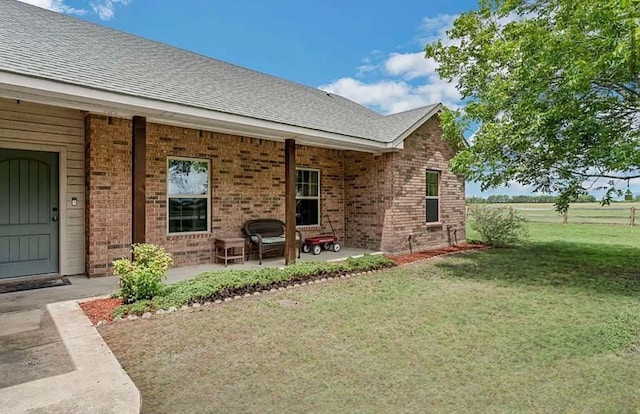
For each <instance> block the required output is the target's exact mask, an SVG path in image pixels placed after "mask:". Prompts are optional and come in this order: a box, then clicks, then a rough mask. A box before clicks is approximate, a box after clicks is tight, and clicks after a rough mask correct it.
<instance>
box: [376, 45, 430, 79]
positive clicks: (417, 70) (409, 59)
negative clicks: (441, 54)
mask: <svg viewBox="0 0 640 414" xmlns="http://www.w3.org/2000/svg"><path fill="white" fill-rule="evenodd" d="M384 68H385V70H386V71H387V73H388V74H390V75H392V76H402V77H404V78H406V79H415V78H419V77H423V76H429V75H434V74H435V73H436V68H437V64H436V62H435V61H434V60H433V59H425V57H424V52H417V53H392V54H391V55H389V58H388V59H387V60H386V61H385V63H384Z"/></svg>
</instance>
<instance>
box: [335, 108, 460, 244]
mask: <svg viewBox="0 0 640 414" xmlns="http://www.w3.org/2000/svg"><path fill="white" fill-rule="evenodd" d="M441 136H442V131H441V129H440V126H439V124H438V121H437V119H436V118H433V119H431V120H429V121H428V122H427V123H425V124H424V125H423V126H421V127H420V128H418V129H417V130H416V131H415V132H414V133H413V134H411V135H410V136H409V137H408V138H407V139H406V140H405V142H404V149H403V150H401V151H398V152H395V153H388V154H383V155H378V156H374V155H372V154H365V153H359V152H352V151H348V152H345V215H346V217H345V223H346V233H347V234H346V237H347V238H346V244H347V245H348V246H354V247H360V248H366V249H371V250H382V251H385V252H405V251H409V242H408V237H409V235H411V238H412V247H413V248H414V249H416V250H417V249H427V248H433V247H437V246H441V245H446V244H449V243H450V240H449V234H451V235H453V230H454V229H455V230H457V239H458V241H463V240H464V238H465V233H464V180H463V179H462V178H461V177H458V176H456V175H454V174H451V173H450V172H449V170H448V160H449V159H451V157H452V156H453V155H454V150H453V148H452V147H451V146H450V145H448V144H447V143H446V142H444V141H443V140H442V139H441ZM428 169H429V170H437V171H440V172H441V187H440V196H441V201H440V224H439V225H432V224H429V225H427V223H426V222H425V221H426V220H425V208H426V206H425V198H424V197H425V187H426V186H425V184H426V183H425V180H426V178H425V173H426V170H428Z"/></svg>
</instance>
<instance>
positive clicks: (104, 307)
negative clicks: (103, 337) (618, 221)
mask: <svg viewBox="0 0 640 414" xmlns="http://www.w3.org/2000/svg"><path fill="white" fill-rule="evenodd" d="M122 303H123V302H122V299H113V298H107V299H96V300H91V301H88V302H81V303H80V307H81V308H82V310H83V311H84V313H85V315H87V317H88V318H89V319H91V323H93V324H94V325H95V324H97V323H98V322H100V321H107V322H112V321H113V317H112V316H111V315H112V314H113V311H114V310H115V309H116V308H117V307H118V306H120V305H122Z"/></svg>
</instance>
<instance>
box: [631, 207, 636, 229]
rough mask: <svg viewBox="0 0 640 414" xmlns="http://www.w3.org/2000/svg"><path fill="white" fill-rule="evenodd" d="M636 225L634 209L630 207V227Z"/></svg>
mask: <svg viewBox="0 0 640 414" xmlns="http://www.w3.org/2000/svg"><path fill="white" fill-rule="evenodd" d="M635 225H636V208H635V207H631V227H633V226H635Z"/></svg>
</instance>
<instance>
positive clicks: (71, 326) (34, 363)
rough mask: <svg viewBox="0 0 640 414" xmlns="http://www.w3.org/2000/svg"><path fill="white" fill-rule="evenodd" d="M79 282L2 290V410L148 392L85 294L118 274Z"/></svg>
mask: <svg viewBox="0 0 640 414" xmlns="http://www.w3.org/2000/svg"><path fill="white" fill-rule="evenodd" d="M364 253H371V252H368V251H365V250H360V249H349V248H345V249H343V250H342V251H340V252H338V253H335V252H328V251H326V252H322V253H321V254H320V255H319V256H314V255H312V254H304V253H303V254H302V256H301V258H300V261H311V260H327V261H332V260H343V259H345V258H347V257H350V256H359V255H362V254H364ZM283 266H284V259H283V258H280V257H276V258H269V259H265V260H264V261H263V264H262V265H259V264H258V261H257V260H252V261H249V262H246V263H245V264H241V263H239V262H238V263H234V264H229V266H228V267H226V268H225V267H224V265H222V264H205V265H198V266H187V267H180V268H174V269H170V270H169V272H168V275H167V282H169V283H172V282H177V281H179V280H183V279H188V278H192V277H195V276H197V275H198V274H200V273H202V272H206V271H214V270H224V269H228V270H231V269H260V268H265V267H283ZM69 280H70V281H71V285H65V286H57V287H51V288H45V289H35V290H27V291H22V292H13V293H3V294H0V413H4V412H7V413H22V412H29V413H85V412H91V413H125V412H138V410H139V407H140V395H139V392H138V390H137V388H136V387H135V385H134V384H133V382H131V380H130V379H129V377H128V376H127V375H126V373H125V372H124V371H123V370H122V368H121V367H120V365H119V363H118V361H117V360H116V359H115V357H114V356H113V354H112V353H111V351H110V350H109V348H108V347H107V345H106V344H105V343H104V341H103V340H102V337H101V336H100V335H99V334H98V332H97V330H96V329H95V328H94V327H93V326H91V322H90V321H89V319H88V318H86V316H85V315H84V313H83V312H82V310H81V309H80V307H79V305H78V303H77V302H78V300H80V299H83V298H92V297H96V296H104V295H108V294H110V293H112V292H113V291H114V290H116V289H117V287H118V278H117V277H104V278H96V279H88V278H86V277H84V276H73V277H69Z"/></svg>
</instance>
